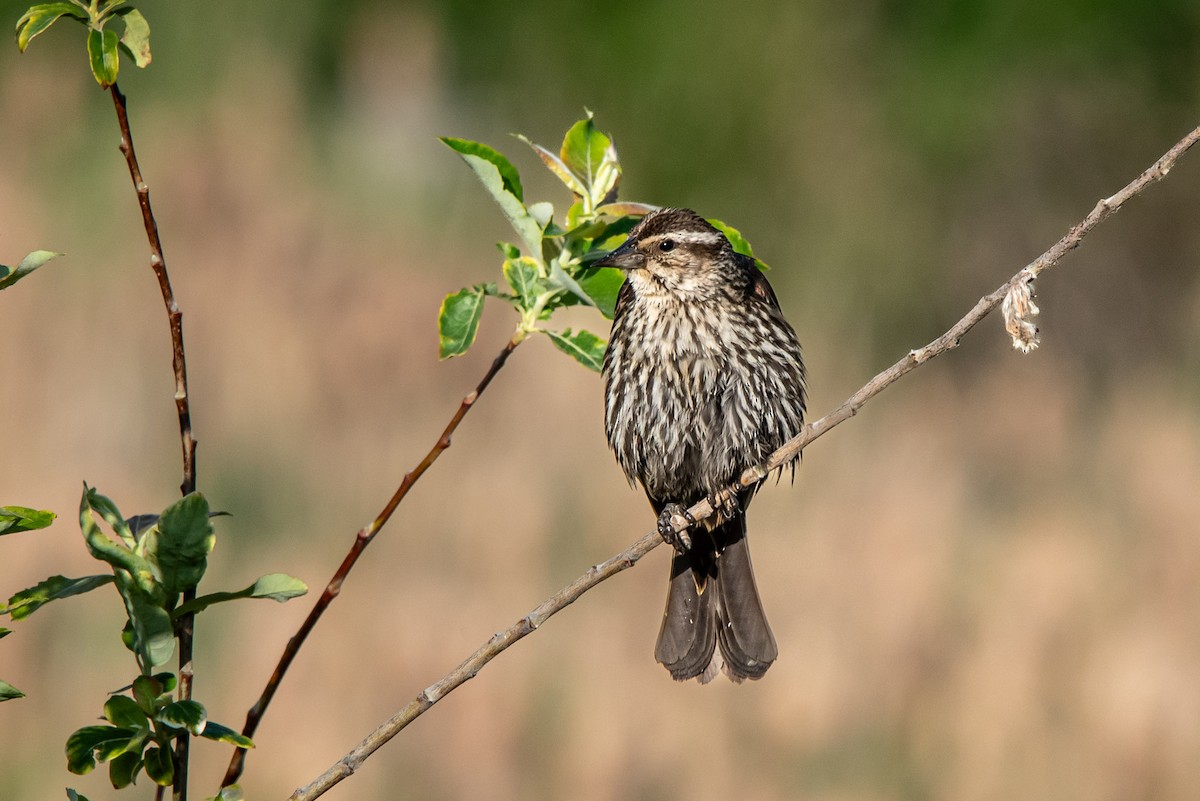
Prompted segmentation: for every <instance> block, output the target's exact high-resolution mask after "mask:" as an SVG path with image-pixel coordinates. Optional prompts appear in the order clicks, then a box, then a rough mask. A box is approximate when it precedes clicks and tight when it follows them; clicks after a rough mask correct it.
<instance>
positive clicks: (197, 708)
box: [156, 701, 208, 734]
mask: <svg viewBox="0 0 1200 801" xmlns="http://www.w3.org/2000/svg"><path fill="white" fill-rule="evenodd" d="M156 718H157V719H158V720H159V721H160V722H162V723H165V724H167V725H168V726H170V727H171V728H173V729H187V730H188V731H190V732H191V733H192V734H200V733H202V732H203V731H204V724H205V723H206V722H207V721H208V712H207V711H206V710H205V709H204V704H201V703H200V702H198V701H175V702H173V703H170V704H167V705H166V706H164V707H163V708H162V709H160V710H159V711H158V715H157V716H156Z"/></svg>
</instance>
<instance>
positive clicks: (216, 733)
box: [200, 720, 254, 748]
mask: <svg viewBox="0 0 1200 801" xmlns="http://www.w3.org/2000/svg"><path fill="white" fill-rule="evenodd" d="M200 736H201V737H207V738H208V739H210V740H216V741H218V742H222V743H229V744H230V745H235V746H237V747H238V748H253V747H254V741H253V740H251V739H250V738H249V737H246V736H245V735H243V734H239V733H238V732H236V731H234V730H233V729H231V728H229V727H228V726H222V725H221V724H220V723H213V722H212V721H211V720H210V721H209V722H208V725H207V726H205V727H204V731H203V732H201V733H200Z"/></svg>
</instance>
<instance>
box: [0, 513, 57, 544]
mask: <svg viewBox="0 0 1200 801" xmlns="http://www.w3.org/2000/svg"><path fill="white" fill-rule="evenodd" d="M55 517H56V515H55V514H54V512H50V511H47V510H45V509H30V508H28V507H25V506H0V537H3V536H4V535H5V534H15V533H17V532H18V531H34V530H35V529H39V528H46V527H47V526H49V525H50V524H51V523H53V522H54V518H55Z"/></svg>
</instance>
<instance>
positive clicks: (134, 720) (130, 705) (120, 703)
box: [104, 695, 149, 729]
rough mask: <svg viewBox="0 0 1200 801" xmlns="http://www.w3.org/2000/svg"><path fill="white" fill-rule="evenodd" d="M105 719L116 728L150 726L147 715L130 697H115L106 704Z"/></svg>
mask: <svg viewBox="0 0 1200 801" xmlns="http://www.w3.org/2000/svg"><path fill="white" fill-rule="evenodd" d="M104 719H105V720H107V721H108V722H109V723H111V724H112V725H114V726H123V727H124V728H127V729H137V728H138V727H140V726H146V725H148V724H149V718H148V717H147V716H146V713H145V712H143V711H142V709H141V707H139V706H138V703H137V701H135V700H133V699H132V698H130V697H129V696H128V695H114V696H111V697H110V698H109V699H108V700H107V701H105V702H104Z"/></svg>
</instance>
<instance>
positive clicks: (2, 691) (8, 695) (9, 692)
mask: <svg viewBox="0 0 1200 801" xmlns="http://www.w3.org/2000/svg"><path fill="white" fill-rule="evenodd" d="M24 697H25V693H23V692H21V691H20V690H18V689H17V688H16V687H14V686H12V685H11V684H9V683H8V682H7V681H4V680H3V679H0V701H11V700H13V699H14V698H24Z"/></svg>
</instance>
